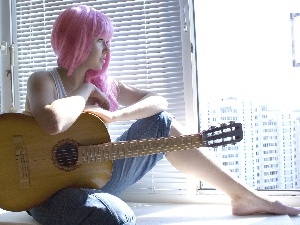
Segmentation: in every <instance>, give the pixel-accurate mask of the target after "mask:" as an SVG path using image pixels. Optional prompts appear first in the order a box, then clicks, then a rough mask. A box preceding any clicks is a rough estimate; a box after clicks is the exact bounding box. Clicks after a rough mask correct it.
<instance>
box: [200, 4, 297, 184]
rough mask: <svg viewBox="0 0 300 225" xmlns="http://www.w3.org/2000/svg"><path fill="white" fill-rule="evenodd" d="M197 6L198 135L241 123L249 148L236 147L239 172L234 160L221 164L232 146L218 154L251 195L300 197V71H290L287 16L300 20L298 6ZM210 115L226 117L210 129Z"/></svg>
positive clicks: (291, 61)
mask: <svg viewBox="0 0 300 225" xmlns="http://www.w3.org/2000/svg"><path fill="white" fill-rule="evenodd" d="M194 4H195V24H196V26H195V27H196V43H197V65H198V66H197V68H198V80H199V81H201V82H199V96H201V97H202V98H201V99H200V104H199V107H200V124H201V129H205V128H206V127H208V126H209V125H211V123H210V122H217V123H222V122H224V120H226V119H229V118H234V119H236V120H237V121H240V122H241V123H242V124H243V130H244V140H243V141H242V142H240V143H238V144H237V145H236V146H237V148H238V149H237V154H238V155H237V157H236V159H238V160H239V164H235V167H233V168H232V165H233V164H234V161H235V159H234V158H230V159H231V162H227V161H225V160H224V159H226V158H227V157H229V156H230V154H231V153H230V151H229V147H230V146H226V147H225V148H226V150H225V151H224V149H222V151H221V148H218V149H219V150H216V152H217V153H219V154H217V155H218V156H219V157H220V159H221V160H222V161H223V162H224V163H226V164H229V165H230V164H231V167H230V169H231V170H232V171H237V172H236V175H237V176H238V177H240V178H241V179H245V181H246V183H247V184H248V185H251V186H253V187H254V188H257V189H270V190H275V189H276V190H278V189H279V190H283V189H299V188H300V186H299V177H297V173H298V174H299V168H300V157H299V156H300V147H299V146H300V145H299V143H300V142H299V141H300V139H299V130H300V129H299V118H300V105H299V100H298V96H299V94H298V91H297V90H298V84H299V82H300V75H299V74H300V73H299V72H300V71H299V67H294V66H293V57H292V56H293V48H292V38H291V32H292V31H291V25H292V24H291V20H290V13H297V12H298V13H299V12H300V11H299V9H300V7H299V6H300V5H299V3H296V1H272V0H263V1H261V0H247V1H238V0H228V1H222V0H213V1H206V0H200V1H194ZM297 37H298V36H297ZM294 41H295V42H296V44H297V41H298V42H299V43H300V40H298V39H297V40H296V39H295V40H294ZM299 43H298V45H299ZM298 54H299V52H298ZM224 109H227V110H224ZM228 109H235V112H233V111H230V110H228ZM208 110H209V111H213V110H215V111H218V110H222V112H223V113H222V114H220V115H216V116H214V119H216V120H215V121H213V120H212V117H211V115H208V114H207V111H208ZM208 121H209V122H208ZM252 146H256V147H255V148H253V147H252ZM226 156H227V157H226ZM252 159H254V161H255V163H253V161H252ZM287 165H289V166H287ZM243 168H245V169H247V173H244V172H243ZM278 171H280V173H282V174H284V173H285V174H286V175H285V176H282V175H281V174H280V173H278V174H277V172H278ZM251 174H253V176H252V178H251ZM204 186H205V185H204Z"/></svg>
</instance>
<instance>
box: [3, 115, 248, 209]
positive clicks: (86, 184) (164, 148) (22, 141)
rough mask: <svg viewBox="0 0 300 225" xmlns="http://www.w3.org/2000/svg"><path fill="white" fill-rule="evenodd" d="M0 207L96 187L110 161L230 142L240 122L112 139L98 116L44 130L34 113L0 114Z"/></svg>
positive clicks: (238, 136) (237, 135) (237, 133)
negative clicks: (65, 127)
mask: <svg viewBox="0 0 300 225" xmlns="http://www.w3.org/2000/svg"><path fill="white" fill-rule="evenodd" d="M0 134H1V136H0V138H1V139H0V140H1V141H0V157H1V158H0V159H1V164H0V208H2V209H5V210H10V211H23V210H28V209H31V208H33V207H35V206H37V205H39V204H41V203H42V202H44V201H45V200H46V199H47V198H49V197H50V196H51V195H53V194H54V193H56V192H57V191H59V190H61V189H63V188H67V187H81V188H93V189H99V188H101V187H103V186H104V185H105V184H106V182H107V181H108V180H109V179H110V176H111V171H112V160H116V159H122V158H128V157H138V156H144V155H149V154H155V153H160V152H162V153H163V152H170V151H179V150H184V149H189V148H193V147H201V146H207V147H216V146H219V145H226V144H233V143H235V142H239V141H240V140H242V138H243V132H242V126H241V124H240V123H234V122H230V123H228V124H222V125H221V126H219V127H211V128H210V129H209V130H207V131H204V132H202V133H199V134H193V135H183V136H179V137H167V138H159V139H147V140H133V141H126V142H114V143H112V142H111V141H110V137H109V134H108V131H107V128H106V126H105V124H104V123H103V122H102V120H101V119H100V118H99V117H97V116H95V115H93V114H88V113H83V114H82V115H80V117H79V118H78V119H77V120H76V122H75V123H74V124H73V125H72V126H71V127H70V128H69V129H68V130H67V131H65V132H63V133H60V134H57V135H49V134H47V133H46V132H45V131H44V130H43V129H42V128H41V127H40V126H39V125H38V124H37V122H36V121H35V119H34V118H33V117H30V116H26V115H23V114H19V113H4V114H1V115H0Z"/></svg>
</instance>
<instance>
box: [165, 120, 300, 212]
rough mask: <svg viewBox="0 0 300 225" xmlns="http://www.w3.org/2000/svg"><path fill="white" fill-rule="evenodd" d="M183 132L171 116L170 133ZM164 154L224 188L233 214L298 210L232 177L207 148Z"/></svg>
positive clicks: (183, 168) (182, 168)
mask: <svg viewBox="0 0 300 225" xmlns="http://www.w3.org/2000/svg"><path fill="white" fill-rule="evenodd" d="M185 133H186V132H184V130H183V129H182V128H181V126H180V125H179V123H178V122H176V121H175V120H173V122H172V128H171V132H170V135H172V136H178V135H181V134H185ZM166 158H167V159H168V160H169V161H170V163H171V164H172V165H173V166H174V167H175V168H177V169H178V170H179V171H181V172H183V173H185V174H187V175H190V176H193V177H195V178H197V179H199V180H200V179H201V180H204V181H206V182H208V183H210V184H211V185H213V186H214V187H216V188H217V189H219V190H222V191H224V192H225V193H226V194H227V195H228V196H229V197H230V198H231V199H232V212H233V214H235V215H248V214H254V213H272V214H289V215H298V214H300V209H299V208H293V207H289V206H286V205H283V204H281V203H280V202H278V201H275V202H274V201H271V200H268V199H267V198H266V197H263V196H259V195H258V193H257V192H256V191H255V190H252V189H250V188H249V187H247V186H246V185H245V184H243V183H242V182H241V181H240V180H238V179H237V178H236V177H234V176H233V175H232V174H231V172H230V171H229V170H228V169H227V168H226V167H225V166H223V165H222V163H220V162H218V161H217V160H216V158H215V157H214V156H213V155H212V153H211V152H210V151H209V149H207V148H199V149H190V150H184V151H178V152H169V153H167V154H166Z"/></svg>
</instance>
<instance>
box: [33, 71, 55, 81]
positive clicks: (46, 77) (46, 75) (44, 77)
mask: <svg viewBox="0 0 300 225" xmlns="http://www.w3.org/2000/svg"><path fill="white" fill-rule="evenodd" d="M50 80H52V78H51V73H50V72H49V71H36V72H34V73H32V74H31V75H30V76H29V78H28V82H47V81H50Z"/></svg>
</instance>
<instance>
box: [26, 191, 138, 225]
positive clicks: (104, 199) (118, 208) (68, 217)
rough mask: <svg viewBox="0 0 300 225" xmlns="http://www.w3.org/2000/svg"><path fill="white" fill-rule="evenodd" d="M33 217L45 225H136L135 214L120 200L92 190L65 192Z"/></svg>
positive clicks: (42, 207)
mask: <svg viewBox="0 0 300 225" xmlns="http://www.w3.org/2000/svg"><path fill="white" fill-rule="evenodd" d="M30 213H31V215H32V216H33V217H34V218H35V219H36V220H37V221H38V222H40V223H41V224H44V225H47V224H61V225H76V224H82V225H92V224H93V225H94V224H97V225H120V224H121V225H133V224H136V218H135V215H134V212H133V211H132V210H131V208H130V207H129V206H128V205H127V204H126V203H125V202H123V201H122V200H121V199H119V198H117V197H115V196H113V195H110V194H107V193H99V192H97V191H92V190H91V192H89V189H77V188H68V189H64V190H62V191H60V192H58V193H57V194H55V195H53V196H52V197H50V198H49V199H48V200H47V201H46V202H45V203H43V204H42V205H40V206H38V207H36V208H35V209H32V210H30Z"/></svg>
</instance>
